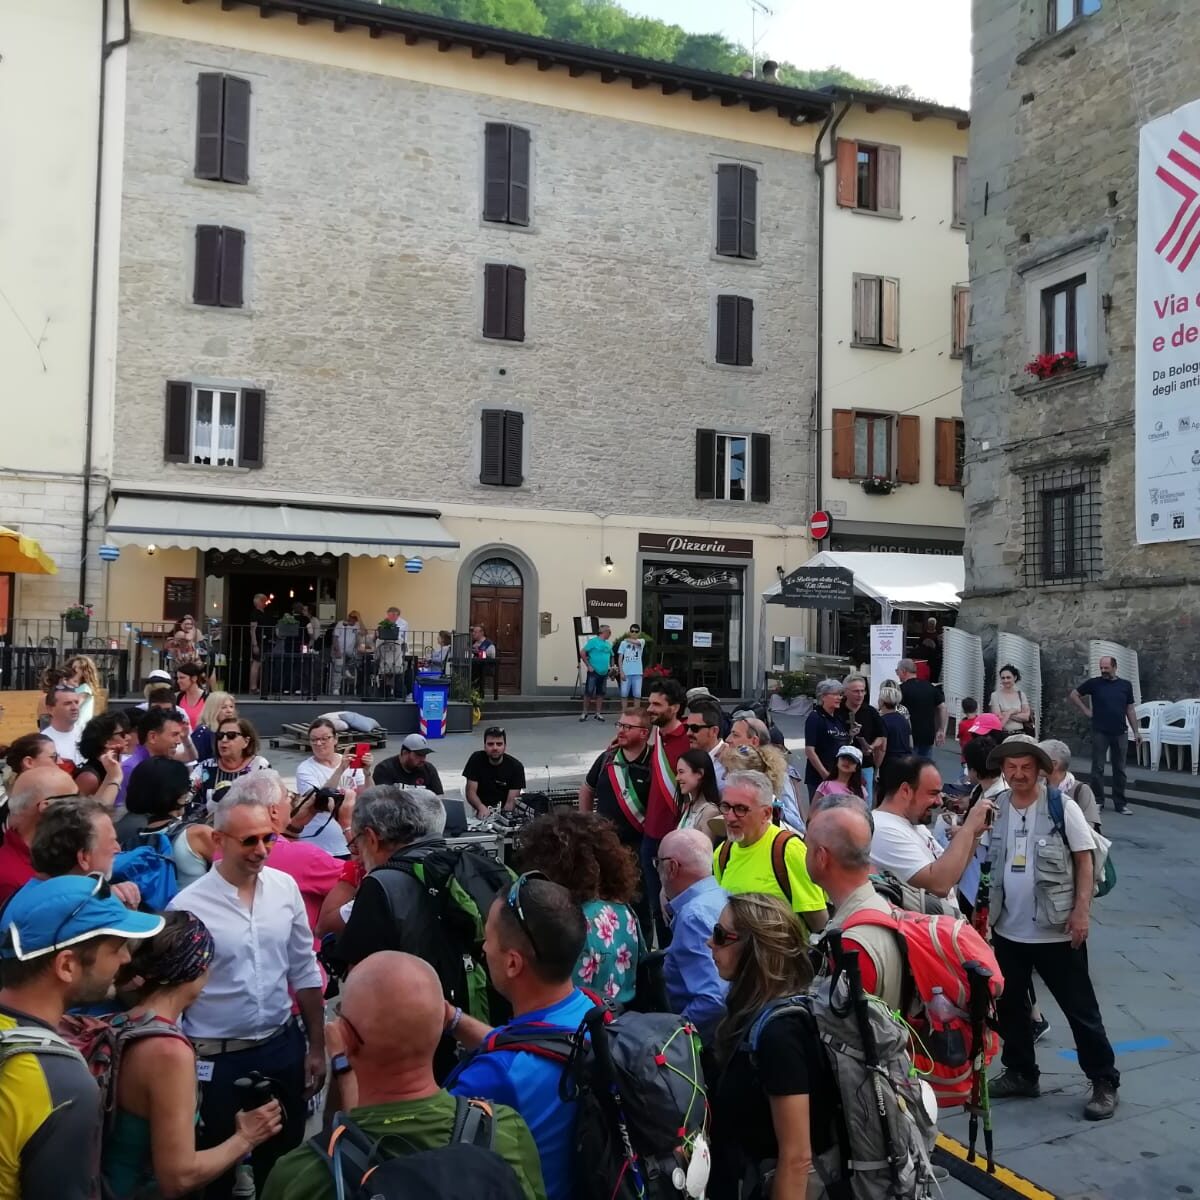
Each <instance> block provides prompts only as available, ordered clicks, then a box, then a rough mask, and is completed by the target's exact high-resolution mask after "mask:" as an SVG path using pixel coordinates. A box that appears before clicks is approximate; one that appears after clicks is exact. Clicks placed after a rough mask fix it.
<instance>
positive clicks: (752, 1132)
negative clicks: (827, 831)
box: [708, 893, 837, 1200]
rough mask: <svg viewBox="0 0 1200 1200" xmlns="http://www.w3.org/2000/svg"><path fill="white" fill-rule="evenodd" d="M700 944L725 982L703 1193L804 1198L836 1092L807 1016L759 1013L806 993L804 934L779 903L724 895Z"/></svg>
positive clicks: (827, 1133)
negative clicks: (726, 899) (710, 1157)
mask: <svg viewBox="0 0 1200 1200" xmlns="http://www.w3.org/2000/svg"><path fill="white" fill-rule="evenodd" d="M708 944H709V948H710V949H711V950H712V956H713V961H714V962H715V963H716V966H717V972H718V974H719V975H720V976H721V978H722V979H726V980H728V981H729V995H728V998H727V1000H726V1010H725V1016H724V1018H722V1020H721V1024H720V1025H719V1026H718V1027H717V1035H716V1044H715V1046H714V1048H713V1050H714V1053H713V1058H714V1060H715V1074H714V1075H711V1076H710V1078H713V1079H715V1083H714V1084H713V1086H712V1087H710V1089H709V1100H710V1102H711V1104H712V1116H713V1124H712V1129H713V1172H712V1177H711V1180H710V1184H709V1192H710V1194H711V1195H713V1196H737V1195H740V1196H742V1197H743V1198H744V1200H760V1198H763V1197H766V1196H770V1197H771V1200H806V1197H807V1195H808V1179H809V1174H810V1172H811V1170H812V1161H813V1158H814V1157H815V1156H816V1155H819V1154H821V1153H822V1152H824V1151H825V1150H827V1149H828V1148H829V1147H830V1146H832V1145H833V1144H834V1139H835V1131H834V1127H833V1121H832V1114H833V1113H835V1112H836V1111H837V1092H836V1088H835V1085H834V1081H833V1077H832V1074H831V1072H830V1069H829V1066H828V1064H827V1061H826V1058H825V1051H824V1050H823V1048H822V1046H821V1044H820V1041H819V1040H818V1038H817V1035H816V1026H815V1025H814V1023H813V1022H812V1020H811V1018H810V1017H809V1015H808V1014H807V1013H806V1012H804V1011H802V1010H801V1009H799V1008H786V1007H783V1008H780V1009H779V1011H778V1013H777V1014H776V1015H773V1016H770V1017H769V1018H767V1017H765V1016H764V1014H765V1013H767V1012H768V1011H773V1010H774V1009H775V1007H776V1006H778V1005H779V1004H780V1002H781V1001H784V1000H786V999H787V998H788V997H791V996H799V995H802V994H803V993H804V992H806V991H807V990H808V986H809V984H810V983H811V982H812V977H813V969H812V964H811V962H810V961H809V957H808V935H807V933H806V931H805V929H804V926H803V925H802V924H801V922H800V921H799V920H798V919H797V917H796V915H795V914H794V913H793V912H792V911H791V910H790V909H789V908H788V907H787V905H786V904H784V903H783V901H781V900H779V899H777V898H776V897H774V896H762V895H756V894H753V893H750V894H746V895H740V896H731V897H730V898H729V903H728V904H727V905H726V906H725V908H724V909H723V910H722V912H721V916H720V918H719V919H718V920H717V923H716V925H715V926H714V927H713V932H712V937H711V938H710V939H709V943H708ZM760 1018H762V1019H761V1020H760ZM752 1039H753V1040H752Z"/></svg>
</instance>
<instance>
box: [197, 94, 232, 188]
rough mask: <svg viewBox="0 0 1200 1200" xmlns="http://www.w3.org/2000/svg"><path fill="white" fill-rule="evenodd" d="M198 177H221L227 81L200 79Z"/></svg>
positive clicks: (198, 100)
mask: <svg viewBox="0 0 1200 1200" xmlns="http://www.w3.org/2000/svg"><path fill="white" fill-rule="evenodd" d="M196 90H197V100H196V178H197V179H220V178H221V117H222V113H223V112H224V108H225V79H224V76H222V75H211V74H207V73H206V74H202V75H200V76H199V77H198V78H197V80H196Z"/></svg>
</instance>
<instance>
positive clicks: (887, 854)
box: [871, 809, 958, 907]
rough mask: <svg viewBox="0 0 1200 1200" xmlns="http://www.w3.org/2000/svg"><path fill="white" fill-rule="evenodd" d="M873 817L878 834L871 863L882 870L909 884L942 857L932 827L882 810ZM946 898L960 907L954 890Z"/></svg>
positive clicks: (874, 838) (878, 810) (873, 838)
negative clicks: (919, 872) (914, 822)
mask: <svg viewBox="0 0 1200 1200" xmlns="http://www.w3.org/2000/svg"><path fill="white" fill-rule="evenodd" d="M873 815H874V818H875V833H874V836H873V837H872V838H871V861H872V862H873V863H874V864H875V865H876V866H877V867H879V868H880V869H881V870H885V871H891V873H892V874H893V875H895V876H896V877H897V878H898V879H900V880H901V881H902V882H904V883H907V882H908V881H909V880H910V879H911V878H912V877H913V876H914V875H915V874H916V873H917V872H918V871H921V870H923V869H924V868H925V867H928V866H929V865H930V864H931V863H935V862H937V860H938V859H939V858H941V857H942V848H941V846H940V845H938V841H937V838H935V837H934V833H933V829H932V828H931V827H930V826H928V825H914V824H913V823H912V822H911V821H909V820H907V819H906V818H904V817H900V816H897V815H896V814H895V813H890V812H884V811H883V810H882V809H876V810H875V812H874V814H873ZM946 899H947V900H948V901H949V903H951V904H953V905H954V906H955V907H957V906H958V900H957V897H956V896H955V894H954V889H953V888H952V889H951V890H950V895H949V896H947V897H946Z"/></svg>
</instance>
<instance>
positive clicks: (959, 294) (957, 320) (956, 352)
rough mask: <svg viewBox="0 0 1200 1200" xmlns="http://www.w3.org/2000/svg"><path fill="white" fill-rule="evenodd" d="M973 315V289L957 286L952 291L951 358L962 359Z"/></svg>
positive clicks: (961, 285) (963, 285)
mask: <svg viewBox="0 0 1200 1200" xmlns="http://www.w3.org/2000/svg"><path fill="white" fill-rule="evenodd" d="M970 315H971V289H970V287H968V286H967V285H965V284H955V285H954V287H953V288H952V289H951V305H950V321H951V325H950V357H951V358H962V354H963V349H964V348H965V347H966V344H967V325H968V322H969V320H970Z"/></svg>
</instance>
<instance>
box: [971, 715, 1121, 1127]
mask: <svg viewBox="0 0 1200 1200" xmlns="http://www.w3.org/2000/svg"><path fill="white" fill-rule="evenodd" d="M988 763H989V765H990V766H991V767H993V768H995V767H997V766H1001V767H1002V768H1003V770H1004V777H1005V779H1006V780H1007V781H1008V787H1009V790H1008V791H1005V792H1001V793H1000V795H999V796H998V797H997V808H996V821H995V826H994V827H993V829H992V835H991V851H992V893H991V900H990V907H989V920H990V923H991V926H992V946H993V948H994V949H995V951H996V961H997V962H998V963H999V964H1000V970H1001V971H1002V972H1003V973H1004V992H1003V994H1002V996H1001V998H1000V1000H999V1002H998V1003H997V1008H996V1015H997V1017H998V1018H999V1025H1000V1036H1001V1038H1003V1040H1004V1052H1003V1062H1004V1071H1003V1073H1002V1074H1001V1075H1000V1076H999V1077H998V1078H997V1079H996V1080H995V1081H994V1082H993V1083H992V1084H991V1095H992V1097H993V1098H994V1099H1002V1098H1006V1097H1010V1096H1037V1095H1039V1094H1040V1091H1041V1089H1040V1085H1039V1082H1038V1065H1037V1055H1036V1052H1035V1050H1034V1031H1033V1026H1032V1023H1031V1021H1030V1007H1029V1005H1030V1001H1029V984H1030V981H1031V980H1032V977H1033V972H1034V971H1037V973H1038V975H1040V976H1041V978H1042V980H1043V981H1044V982H1045V984H1046V986H1047V987H1048V988H1049V989H1050V993H1051V995H1052V996H1053V997H1054V999H1055V1000H1056V1001H1057V1002H1058V1006H1059V1008H1061V1009H1062V1011H1063V1015H1064V1016H1065V1017H1066V1018H1067V1023H1068V1024H1069V1025H1070V1026H1071V1033H1072V1035H1073V1037H1074V1038H1075V1051H1076V1056H1077V1058H1078V1061H1079V1067H1080V1070H1082V1071H1083V1073H1084V1074H1085V1075H1086V1076H1087V1077H1088V1079H1089V1080H1090V1081H1091V1085H1092V1095H1091V1098H1090V1099H1089V1100H1088V1102H1087V1104H1086V1105H1085V1106H1084V1109H1083V1115H1084V1117H1085V1118H1086V1119H1087V1120H1089V1121H1103V1120H1107V1119H1108V1118H1109V1117H1111V1116H1112V1115H1113V1113H1114V1112H1115V1111H1116V1107H1117V1089H1118V1088H1119V1087H1120V1086H1121V1075H1120V1072H1119V1071H1118V1070H1117V1067H1116V1062H1115V1059H1114V1057H1113V1048H1112V1044H1111V1043H1110V1042H1109V1040H1108V1034H1107V1033H1106V1032H1105V1029H1104V1019H1103V1018H1102V1017H1101V1015H1100V1005H1099V1003H1098V1002H1097V1000H1096V992H1095V989H1094V988H1093V987H1092V980H1091V976H1090V974H1089V972H1088V959H1087V936H1088V927H1089V924H1090V917H1091V906H1092V895H1093V893H1094V890H1095V875H1094V871H1095V861H1094V853H1095V848H1096V842H1095V839H1094V838H1093V837H1092V830H1091V828H1090V827H1089V826H1088V823H1087V819H1086V818H1085V817H1084V815H1083V813H1082V812H1081V811H1080V808H1079V805H1077V804H1076V803H1075V801H1074V800H1072V799H1070V798H1069V797H1067V796H1063V795H1062V794H1061V793H1060V792H1059V791H1058V790H1057V789H1056V788H1050V787H1048V786H1047V784H1046V781H1045V779H1044V778H1043V776H1044V775H1049V774H1050V772H1051V771H1052V770H1053V769H1054V763H1053V762H1052V760H1051V758H1050V756H1049V755H1048V754H1047V753H1046V752H1045V750H1043V749H1042V748H1041V746H1039V745H1038V744H1037V742H1036V741H1035V740H1034V739H1033V738H1031V737H1029V736H1028V735H1026V734H1015V735H1013V736H1012V737H1009V738H1006V739H1005V740H1004V741H1003V742H1001V744H1000V745H999V746H997V747H996V748H995V749H994V750H993V751H992V753H991V755H990V756H989V758H988ZM1068 901H1069V904H1068Z"/></svg>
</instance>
